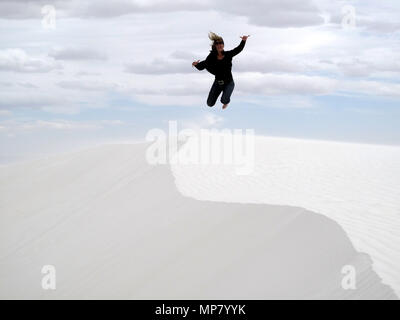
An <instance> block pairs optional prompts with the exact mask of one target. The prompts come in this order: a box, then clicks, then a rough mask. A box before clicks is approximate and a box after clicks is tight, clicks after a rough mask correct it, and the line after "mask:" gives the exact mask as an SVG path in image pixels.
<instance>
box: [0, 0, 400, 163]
mask: <svg viewBox="0 0 400 320" xmlns="http://www.w3.org/2000/svg"><path fill="white" fill-rule="evenodd" d="M0 29H1V32H0V163H1V162H7V161H14V160H16V159H23V158H28V157H34V156H37V155H42V154H46V153H51V152H60V151H61V152H62V151H68V150H71V149H74V148H77V147H85V146H89V145H93V144H101V143H110V142H126V141H143V140H144V139H145V136H146V133H147V132H148V131H149V130H150V129H152V128H161V129H164V130H166V129H167V126H168V121H171V120H176V121H178V127H179V128H180V129H183V128H190V127H194V128H219V129H224V128H228V129H243V130H244V129H254V130H255V133H256V134H258V135H265V136H285V137H296V138H307V139H322V140H338V141H348V142H353V141H354V142H362V143H374V144H395V145H399V144H400V105H399V102H400V83H399V78H400V76H399V73H400V53H399V52H400V51H399V49H400V40H399V35H400V2H399V1H398V0H387V1H372V0H362V1H361V0H360V1H356V0H348V1H337V0H334V1H332V0H330V1H328V0H315V1H312V0H300V1H289V0H262V1H261V0H260V1H259V0H249V1H238V0H229V1H227V0H224V1H215V0H214V1H208V0H206V1H205V0H201V1H197V0H190V1H184V0H180V1H174V0H168V1H164V0H157V1H155V0H140V1H135V0H115V1H106V0H96V1H94V0H93V1H89V0H79V1H78V0H64V1H57V0H46V1H42V0H30V1H29V0H2V1H1V2H0ZM209 31H213V32H215V33H217V34H218V35H221V36H222V37H223V38H224V42H225V49H226V50H230V49H233V48H234V47H236V46H237V45H239V43H240V40H241V39H240V36H243V35H250V37H249V38H248V40H247V41H246V45H245V48H244V49H243V51H242V52H241V53H240V54H239V55H237V56H236V57H234V58H233V67H232V73H233V78H234V80H235V90H234V92H233V94H232V97H231V103H230V104H229V107H228V108H227V109H225V110H222V108H221V106H222V104H221V103H220V102H219V101H218V102H217V103H216V105H215V106H214V107H213V108H210V107H208V106H207V104H206V100H207V96H208V92H209V90H210V87H211V85H212V82H213V79H214V78H213V75H211V74H209V73H208V72H207V71H206V70H203V71H199V70H197V69H196V68H193V67H192V62H193V61H196V60H204V59H205V57H206V56H207V54H208V52H209V50H210V44H211V41H210V40H209V39H208V32H209Z"/></svg>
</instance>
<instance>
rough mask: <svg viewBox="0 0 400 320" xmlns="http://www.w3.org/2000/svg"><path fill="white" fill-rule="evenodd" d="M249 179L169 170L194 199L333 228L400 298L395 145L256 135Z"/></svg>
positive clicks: (398, 152)
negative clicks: (282, 213)
mask: <svg viewBox="0 0 400 320" xmlns="http://www.w3.org/2000/svg"><path fill="white" fill-rule="evenodd" d="M255 152H256V156H255V166H254V171H253V172H252V174H250V175H247V176H238V175H237V174H236V173H235V167H234V166H227V165H173V166H172V171H173V173H174V176H175V180H176V183H177V187H178V189H179V190H180V192H181V193H182V194H183V195H185V196H188V197H192V198H194V199H198V200H211V201H225V202H230V203H233V202H236V203H268V204H275V205H291V206H298V207H302V208H305V209H307V210H311V211H314V212H316V213H320V214H323V215H324V216H326V217H329V218H331V219H333V220H334V221H336V222H337V223H339V225H340V226H341V227H342V228H343V229H344V231H345V232H346V234H347V235H348V237H349V238H350V240H351V242H352V244H353V245H354V246H355V248H356V250H358V251H360V252H365V253H367V254H368V255H370V256H371V258H372V261H373V269H374V270H375V271H376V272H377V274H378V275H379V276H380V277H382V279H383V282H384V283H386V284H388V285H390V286H391V287H392V288H394V289H395V291H396V293H397V295H400V147H396V146H383V145H366V144H355V143H340V142H328V141H313V140H300V139H289V138H272V137H257V138H256V143H255Z"/></svg>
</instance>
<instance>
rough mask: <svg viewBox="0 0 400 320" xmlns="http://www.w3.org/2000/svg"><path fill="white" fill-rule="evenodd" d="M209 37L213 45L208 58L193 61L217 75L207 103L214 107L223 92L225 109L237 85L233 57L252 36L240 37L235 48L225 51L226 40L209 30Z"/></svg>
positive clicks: (194, 64)
mask: <svg viewBox="0 0 400 320" xmlns="http://www.w3.org/2000/svg"><path fill="white" fill-rule="evenodd" d="M208 37H209V38H210V40H212V41H213V43H212V47H211V50H210V53H209V55H208V56H207V58H206V60H204V61H201V62H200V60H197V61H194V62H193V63H192V66H195V67H196V68H197V69H198V70H204V69H207V71H208V72H210V73H212V74H213V75H215V80H214V83H213V85H212V87H211V89H210V93H209V94H208V98H207V105H208V106H209V107H212V106H213V105H215V102H216V101H217V99H218V96H219V95H220V93H221V92H222V97H221V102H222V103H223V106H222V109H225V108H226V107H227V106H228V104H229V102H230V98H231V95H232V92H233V88H234V87H235V82H234V81H233V78H232V72H231V70H232V57H234V56H236V55H237V54H238V53H239V52H241V51H242V50H243V48H244V45H245V43H246V40H247V38H248V37H250V36H242V37H240V38H241V39H242V41H241V42H240V44H239V45H238V46H237V47H236V48H235V49H233V50H229V51H224V40H223V39H222V37H220V36H218V35H217V34H215V33H214V32H209V34H208Z"/></svg>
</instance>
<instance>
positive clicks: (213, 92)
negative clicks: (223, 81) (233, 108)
mask: <svg viewBox="0 0 400 320" xmlns="http://www.w3.org/2000/svg"><path fill="white" fill-rule="evenodd" d="M221 91H222V87H221V86H220V85H219V84H218V82H217V81H216V80H214V83H213V85H212V86H211V89H210V93H209V94H208V98H207V105H208V106H209V107H212V106H213V105H215V103H216V102H217V99H218V96H219V95H220V94H221Z"/></svg>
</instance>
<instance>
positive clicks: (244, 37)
mask: <svg viewBox="0 0 400 320" xmlns="http://www.w3.org/2000/svg"><path fill="white" fill-rule="evenodd" d="M248 37H250V35H248V36H243V37H240V38H241V39H242V40H244V41H246V40H247V38H248Z"/></svg>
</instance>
